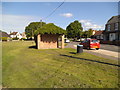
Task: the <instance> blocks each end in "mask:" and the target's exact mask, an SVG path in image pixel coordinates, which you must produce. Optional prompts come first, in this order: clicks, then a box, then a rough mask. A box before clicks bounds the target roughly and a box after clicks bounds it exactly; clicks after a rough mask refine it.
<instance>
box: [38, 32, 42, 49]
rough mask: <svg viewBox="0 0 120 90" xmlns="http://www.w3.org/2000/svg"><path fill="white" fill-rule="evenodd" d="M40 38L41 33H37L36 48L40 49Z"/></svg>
mask: <svg viewBox="0 0 120 90" xmlns="http://www.w3.org/2000/svg"><path fill="white" fill-rule="evenodd" d="M40 39H41V35H40V34H38V35H37V49H40Z"/></svg>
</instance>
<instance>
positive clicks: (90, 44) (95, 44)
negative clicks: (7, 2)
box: [80, 39, 100, 50]
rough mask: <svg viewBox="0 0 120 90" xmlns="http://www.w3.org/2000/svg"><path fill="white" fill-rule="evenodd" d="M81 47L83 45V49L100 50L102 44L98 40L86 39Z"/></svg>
mask: <svg viewBox="0 0 120 90" xmlns="http://www.w3.org/2000/svg"><path fill="white" fill-rule="evenodd" d="M80 45H83V47H84V48H87V49H92V48H95V49H96V50H99V48H100V43H99V40H97V39H86V40H84V41H82V42H81V43H80Z"/></svg>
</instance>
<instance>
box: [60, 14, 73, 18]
mask: <svg viewBox="0 0 120 90" xmlns="http://www.w3.org/2000/svg"><path fill="white" fill-rule="evenodd" d="M60 16H64V17H68V18H69V17H72V16H73V14H72V13H63V14H60Z"/></svg>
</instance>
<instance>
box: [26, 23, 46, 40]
mask: <svg viewBox="0 0 120 90" xmlns="http://www.w3.org/2000/svg"><path fill="white" fill-rule="evenodd" d="M45 24H46V23H45V22H31V23H30V24H29V25H28V26H26V27H25V34H26V36H27V38H32V37H34V32H35V30H37V29H38V28H40V27H41V26H43V25H45Z"/></svg>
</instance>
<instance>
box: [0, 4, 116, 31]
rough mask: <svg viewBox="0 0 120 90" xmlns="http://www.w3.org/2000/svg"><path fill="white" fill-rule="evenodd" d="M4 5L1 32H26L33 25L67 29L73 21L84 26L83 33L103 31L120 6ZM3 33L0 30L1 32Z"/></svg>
mask: <svg viewBox="0 0 120 90" xmlns="http://www.w3.org/2000/svg"><path fill="white" fill-rule="evenodd" d="M61 3H62V2H2V30H3V31H6V32H8V33H9V32H10V31H17V32H20V33H22V32H24V31H25V27H26V26H27V25H28V24H29V23H30V22H39V21H40V19H42V18H43V22H46V23H54V24H55V25H57V26H59V27H61V28H63V29H66V27H67V26H68V25H69V24H70V23H71V22H73V21H75V20H78V21H79V22H80V23H82V27H83V29H84V30H88V29H89V28H92V29H94V30H104V29H105V24H106V23H107V21H108V20H109V19H110V18H111V17H112V16H116V15H118V2H65V3H64V4H63V5H62V6H61V7H60V8H58V9H57V10H56V11H55V12H54V13H53V14H52V15H51V16H50V17H48V18H47V19H44V18H45V17H47V16H48V15H49V14H50V13H51V12H52V11H53V10H54V9H55V8H56V7H58V6H59V5H60V4H61ZM0 29H1V28H0Z"/></svg>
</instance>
